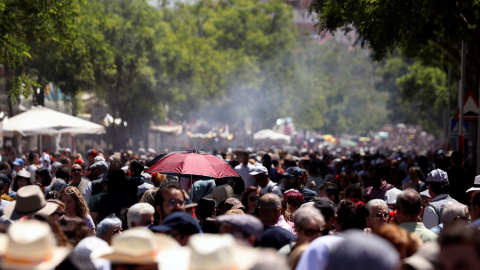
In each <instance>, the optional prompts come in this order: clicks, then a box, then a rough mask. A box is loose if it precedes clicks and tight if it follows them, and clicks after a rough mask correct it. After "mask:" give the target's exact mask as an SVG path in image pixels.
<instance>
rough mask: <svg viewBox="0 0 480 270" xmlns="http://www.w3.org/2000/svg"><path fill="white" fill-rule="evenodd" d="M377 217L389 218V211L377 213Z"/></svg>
mask: <svg viewBox="0 0 480 270" xmlns="http://www.w3.org/2000/svg"><path fill="white" fill-rule="evenodd" d="M375 217H377V218H381V217H384V218H388V213H376V214H375Z"/></svg>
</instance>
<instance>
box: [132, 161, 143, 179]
mask: <svg viewBox="0 0 480 270" xmlns="http://www.w3.org/2000/svg"><path fill="white" fill-rule="evenodd" d="M143 167H144V166H143V162H141V161H139V160H136V159H134V160H130V171H131V172H132V176H140V175H141V174H142V172H143Z"/></svg>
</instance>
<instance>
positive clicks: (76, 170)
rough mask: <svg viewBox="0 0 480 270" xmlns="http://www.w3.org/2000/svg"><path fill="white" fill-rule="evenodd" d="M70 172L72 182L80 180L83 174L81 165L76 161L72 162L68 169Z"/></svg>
mask: <svg viewBox="0 0 480 270" xmlns="http://www.w3.org/2000/svg"><path fill="white" fill-rule="evenodd" d="M70 174H71V175H72V179H73V181H74V182H78V181H80V180H82V176H83V169H82V166H81V165H80V164H77V163H75V164H73V165H72V168H71V169H70Z"/></svg>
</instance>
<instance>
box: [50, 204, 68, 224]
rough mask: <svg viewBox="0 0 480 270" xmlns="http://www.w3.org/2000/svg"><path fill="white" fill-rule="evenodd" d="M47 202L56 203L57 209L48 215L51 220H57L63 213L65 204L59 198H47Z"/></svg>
mask: <svg viewBox="0 0 480 270" xmlns="http://www.w3.org/2000/svg"><path fill="white" fill-rule="evenodd" d="M47 202H51V203H55V204H57V205H58V207H57V210H55V212H53V214H51V215H50V219H51V220H52V221H57V220H58V219H59V218H61V217H63V215H65V204H64V203H63V202H62V201H60V200H59V199H48V200H47Z"/></svg>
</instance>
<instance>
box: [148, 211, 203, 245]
mask: <svg viewBox="0 0 480 270" xmlns="http://www.w3.org/2000/svg"><path fill="white" fill-rule="evenodd" d="M150 229H151V230H152V231H153V232H157V233H165V234H168V235H170V236H171V237H173V238H175V240H177V242H178V243H179V244H180V245H182V246H186V245H187V243H188V239H189V238H190V236H192V235H194V234H197V233H199V232H200V227H199V225H198V221H197V220H196V219H195V218H194V217H192V216H191V215H190V214H187V213H183V212H174V213H172V214H171V215H169V216H167V217H166V218H165V219H164V220H163V222H162V224H161V225H155V226H151V227H150Z"/></svg>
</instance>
